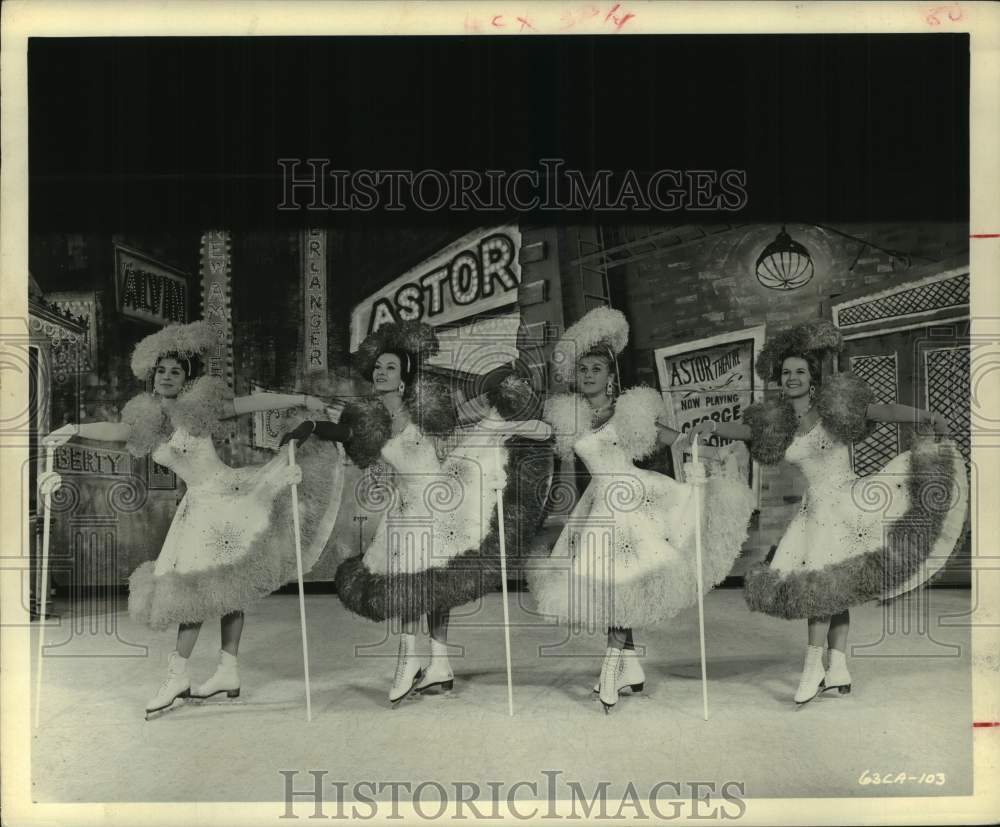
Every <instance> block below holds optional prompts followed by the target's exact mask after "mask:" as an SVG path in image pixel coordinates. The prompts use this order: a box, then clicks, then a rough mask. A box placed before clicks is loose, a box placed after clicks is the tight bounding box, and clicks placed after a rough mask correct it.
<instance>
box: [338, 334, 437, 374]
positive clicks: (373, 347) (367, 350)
mask: <svg viewBox="0 0 1000 827" xmlns="http://www.w3.org/2000/svg"><path fill="white" fill-rule="evenodd" d="M439 347H440V346H439V344H438V337H437V333H435V332H434V328H433V327H431V326H430V325H429V324H426V323H424V322H391V323H389V324H384V325H382V327H380V328H379V329H378V330H376V331H375V332H374V333H371V334H369V335H368V337H367V338H366V339H365V340H364V341H363V342H362V343H361V346H360V347H359V348H358V351H357V353H355V354H354V366H355V367H356V368H357V369H358V373H360V374H361V375H362V376H364V377H365V378H369V377H370V376H371V373H372V371H373V370H374V369H375V360H376V359H378V357H379V356H381V355H382V354H383V353H386V352H387V351H391V352H394V353H405V354H407V355H408V356H409V357H410V358H411V359H413V360H414V362H415V364H413V365H411V366H410V367H409V369H411V370H412V369H413V368H416V367H417V366H419V365H422V364H423V363H424V362H426V361H427V360H428V359H429V358H430V357H431V356H434V355H436V354H437V352H438V349H439ZM403 367H404V369H407V366H406V365H404V366H403Z"/></svg>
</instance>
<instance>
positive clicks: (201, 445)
mask: <svg viewBox="0 0 1000 827" xmlns="http://www.w3.org/2000/svg"><path fill="white" fill-rule="evenodd" d="M152 457H153V459H154V460H155V461H156V462H158V463H159V464H160V465H163V466H166V467H167V468H169V469H170V470H171V471H173V472H174V473H175V474H177V476H179V477H180V478H181V479H182V480H184V482H185V483H186V484H187V486H188V487H189V488H191V487H195V486H198V485H201V484H204V483H206V482H208V481H209V480H211V479H213V478H215V477H216V476H217V475H218V474H219V473H220V472H222V471H230V470H232V469H230V468H229V466H228V465H226V464H225V463H224V462H223V461H222V460H221V459H219V455H218V454H216V453H215V445H214V444H213V442H212V438H211V437H210V436H191V434H189V433H188V432H187V431H185V430H183V429H182V428H178V429H176V430H175V431H174V433H173V435H172V436H171V437H170V439H169V440H167V441H166V442H163V443H161V444H160V445H159V446H157V448H156V450H155V451H153V454H152Z"/></svg>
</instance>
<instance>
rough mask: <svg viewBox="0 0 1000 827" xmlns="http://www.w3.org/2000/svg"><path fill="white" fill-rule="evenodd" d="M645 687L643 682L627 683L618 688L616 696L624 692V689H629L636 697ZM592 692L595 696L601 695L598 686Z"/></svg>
mask: <svg viewBox="0 0 1000 827" xmlns="http://www.w3.org/2000/svg"><path fill="white" fill-rule="evenodd" d="M645 686H646V682H645V681H642V682H640V683H627V684H625V685H624V686H620V687H618V694H619V695H621V694H622V692H624V691H625V690H626V689H630V690H631V691H632V694H633V695H637V694H638V693H640V692H642V690H643V687H645ZM592 691H593V693H594V694H595V695H600V694H601V688H600V687H599V686H595V687H594V689H593V690H592Z"/></svg>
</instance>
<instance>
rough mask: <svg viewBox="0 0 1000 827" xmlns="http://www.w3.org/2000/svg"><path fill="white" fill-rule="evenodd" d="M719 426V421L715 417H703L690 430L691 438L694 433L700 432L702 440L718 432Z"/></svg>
mask: <svg viewBox="0 0 1000 827" xmlns="http://www.w3.org/2000/svg"><path fill="white" fill-rule="evenodd" d="M718 427H719V423H718V422H716V421H715V420H714V419H703V420H702V421H701V422H699V423H697V424H696V425H695V426H694V427H693V428H692V429H691V431H690V432H689V438H690V437H691V435H692V434H698V436H700V437H701V438H702V440H705V439H708V437H710V436H711V435H712V434H714V433H715V432H716V430H717V429H718Z"/></svg>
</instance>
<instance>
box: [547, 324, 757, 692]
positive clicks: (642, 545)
mask: <svg viewBox="0 0 1000 827" xmlns="http://www.w3.org/2000/svg"><path fill="white" fill-rule="evenodd" d="M627 341H628V323H627V322H626V320H625V317H624V316H623V315H622V314H621V313H620V312H619V311H617V310H612V309H610V308H598V309H595V310H592V311H590V312H589V313H588V314H587V315H586V316H584V317H583V318H582V319H580V321H578V322H577V323H576V324H574V325H572V326H571V327H570V328H569V329H568V330H567V331H566V332H565V334H564V336H563V338H562V340H560V342H559V343H558V344H557V345H556V348H555V351H554V352H553V366H554V368H555V370H556V372H557V373H561V374H562V375H563V377H564V378H566V379H572V380H573V381H574V382H575V386H576V390H575V392H574V393H568V394H563V395H560V396H556V397H554V398H550V399H549V400H548V403H547V404H546V409H545V418H546V420H547V421H548V422H549V423H550V424H551V425H552V427H553V429H554V431H555V434H556V450H557V452H558V453H559V454H560V455H561V456H562V457H563V458H564V459H565V460H567V461H572V459H573V456H574V454H575V455H576V456H578V457H579V458H580V459H581V460H582V461H583V463H584V464H585V465H586V467H587V471H588V472H589V473H590V476H591V479H590V482H589V483H588V485H587V487H586V489H585V490H584V491H583V493H582V494H581V495H580V498H579V500H578V502H577V504H576V506H575V507H574V509H573V511H572V513H571V514H570V516H569V517H568V519H567V521H566V525H565V528H564V529H563V531H562V533H561V534H560V536H559V539H558V540H557V541H556V543H555V545H554V546H553V548H552V549H551V552H550V553H549V554H548V556H546V557H543V558H540V559H538V560H537V561H536V562H535V565H533V566H532V568H531V569H530V571H529V576H528V584H529V588H530V591H531V593H532V595H533V597H534V600H535V602H536V604H537V608H538V611H539V612H540V613H542V614H545V615H552V616H555V617H557V618H559V619H560V620H562V621H565V622H568V623H569V624H571V625H573V626H576V627H583V628H591V629H601V630H602V631H603V630H606V631H607V649H606V652H605V657H604V662H603V664H602V667H601V674H600V678H599V679H598V684H597V686H596V687H595V691H596V692H598V694H599V697H600V700H601V702H602V704H603V705H604V709H605V711H608V710H610V709H611V707H612V706H614V705H615V703H617V700H618V693H619V691H620V690H622V689H625V688H627V687H631V689H632V691H633V692H634V691H641V689H642V688H643V685H644V682H645V676H644V674H643V670H642V666H641V664H640V662H639V659H638V657H637V656H636V652H635V645H634V640H633V636H632V631H633V629H635V628H646V627H650V626H654V625H657V624H662V623H664V622H665V621H667V620H669V619H670V618H671V617H673V616H674V615H676V614H677V613H678V612H680V611H682V610H683V609H686V608H688V607H689V606H692V605H694V604H695V603H696V602H697V593H698V589H697V571H696V554H695V545H694V543H695V521H696V519H698V518H697V515H696V513H695V507H694V493H695V484H703V485H704V486H705V490H704V498H703V503H704V507H703V509H702V521H703V539H704V544H703V545H704V559H703V566H704V583H705V585H706V587H707V589H710V588H711V587H712V586H714V585H715V584H717V583H719V582H720V581H721V580H723V579H724V578H725V576H726V574H727V573H728V572H729V570H730V568H731V567H732V564H733V562H734V561H735V559H736V557H737V556H738V555H739V553H740V548H741V546H742V544H743V542H744V540H745V539H746V536H747V526H748V523H749V519H750V515H751V513H752V511H753V508H754V499H753V495H752V492H751V491H750V488H749V486H748V485H747V484H746V481H745V479H743V478H741V474H740V472H739V470H738V461H737V457H736V455H735V453H733V452H730V451H722V452H717V451H715V450H714V449H708V448H706V449H705V452H704V453H705V455H706V457H708V456H709V455H714V457H715V459H717V460H721V463H720V464H718V465H716V468H715V473H713V474H712V476H711V477H708V478H707V479H705V477H704V468H703V467H702V466H701V465H700V464H699V465H698V466H697V467H694V466H691V467H689V468H688V469H687V470H688V481H687V482H680V481H678V480H675V479H672V478H671V477H668V476H666V475H664V474H660V473H657V472H655V471H650V470H643V469H640V468H638V467H637V466H636V464H635V463H636V462H637V461H639V460H641V459H643V458H645V457H648V456H649V455H651V454H652V453H653V452H654V451H655V450H656V449H657V448H658V447H660V446H667V445H673V444H674V443H675V441H676V440H678V439H679V438H682V437H681V435H680V433H679V432H678V431H676V430H673V429H672V428H669V427H667V426H666V425H664V424H662V422H661V421H660V420H661V419H662V418H663V415H664V414H665V410H664V405H663V400H662V398H661V396H660V394H659V393H658V392H657V391H655V390H653V389H652V388H644V387H635V388H630V389H628V390H625V391H624V392H622V393H619V377H618V369H617V356H618V354H619V353H621V351H622V350H623V349H624V347H625V345H626V343H627ZM683 438H684V439H686V437H683ZM696 477H698V480H697V481H695V478H696Z"/></svg>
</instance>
